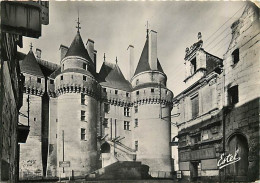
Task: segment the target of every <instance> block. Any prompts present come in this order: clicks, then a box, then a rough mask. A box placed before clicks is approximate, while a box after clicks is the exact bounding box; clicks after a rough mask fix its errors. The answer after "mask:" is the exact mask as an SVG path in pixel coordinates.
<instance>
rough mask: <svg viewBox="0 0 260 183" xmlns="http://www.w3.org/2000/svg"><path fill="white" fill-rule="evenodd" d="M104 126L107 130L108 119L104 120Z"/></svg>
mask: <svg viewBox="0 0 260 183" xmlns="http://www.w3.org/2000/svg"><path fill="white" fill-rule="evenodd" d="M103 126H104V127H105V128H107V127H108V118H104V122H103Z"/></svg>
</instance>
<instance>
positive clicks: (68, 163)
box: [59, 161, 70, 167]
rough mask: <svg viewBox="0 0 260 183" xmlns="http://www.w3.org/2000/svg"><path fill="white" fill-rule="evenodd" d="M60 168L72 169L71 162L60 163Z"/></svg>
mask: <svg viewBox="0 0 260 183" xmlns="http://www.w3.org/2000/svg"><path fill="white" fill-rule="evenodd" d="M59 167H70V161H59Z"/></svg>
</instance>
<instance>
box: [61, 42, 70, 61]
mask: <svg viewBox="0 0 260 183" xmlns="http://www.w3.org/2000/svg"><path fill="white" fill-rule="evenodd" d="M68 49H69V48H68V47H67V46H64V45H62V44H61V45H60V61H62V59H63V58H64V57H65V55H66V53H67V51H68Z"/></svg>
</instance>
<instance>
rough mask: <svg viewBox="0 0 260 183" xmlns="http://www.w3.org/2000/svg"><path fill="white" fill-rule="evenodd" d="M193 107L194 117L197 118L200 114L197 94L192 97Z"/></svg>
mask: <svg viewBox="0 0 260 183" xmlns="http://www.w3.org/2000/svg"><path fill="white" fill-rule="evenodd" d="M191 107H192V109H191V110H192V119H194V118H196V117H197V116H198V115H199V97H198V95H196V96H195V97H193V98H191Z"/></svg>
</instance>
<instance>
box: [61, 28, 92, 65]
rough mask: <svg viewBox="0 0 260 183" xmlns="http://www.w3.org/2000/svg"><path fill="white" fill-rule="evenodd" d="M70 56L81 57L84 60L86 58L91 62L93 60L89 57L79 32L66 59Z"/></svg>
mask: <svg viewBox="0 0 260 183" xmlns="http://www.w3.org/2000/svg"><path fill="white" fill-rule="evenodd" d="M68 56H79V57H82V58H85V59H87V60H89V61H91V58H90V57H89V54H88V51H87V50H86V48H85V46H84V43H83V41H82V38H81V36H80V33H79V32H77V34H76V36H75V38H74V40H73V41H72V43H71V45H70V47H69V49H68V51H67V53H66V55H65V57H68Z"/></svg>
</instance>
